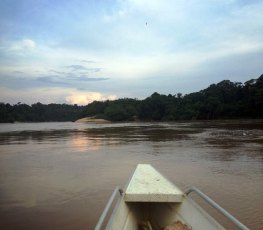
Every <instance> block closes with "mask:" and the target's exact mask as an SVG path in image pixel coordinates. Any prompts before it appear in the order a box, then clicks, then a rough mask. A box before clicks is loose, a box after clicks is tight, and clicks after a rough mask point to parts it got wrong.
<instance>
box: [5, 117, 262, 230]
mask: <svg viewBox="0 0 263 230" xmlns="http://www.w3.org/2000/svg"><path fill="white" fill-rule="evenodd" d="M0 150H1V152H0V228H1V229H36V228H37V229H92V228H93V227H94V225H95V223H96V221H97V220H98V218H99V215H100V213H101V211H102V210H103V208H104V206H105V204H106V202H107V199H108V198H109V196H110V194H111V192H112V190H113V189H114V187H115V186H116V185H122V186H123V185H124V184H125V183H126V180H127V179H128V178H129V176H130V174H131V173H132V171H133V170H134V168H135V166H136V164H137V163H150V164H152V165H153V166H155V167H156V168H157V169H158V170H160V171H161V172H162V173H163V174H164V175H166V176H167V177H168V178H170V179H171V180H172V181H174V182H175V183H176V184H177V185H178V186H179V187H181V188H182V189H185V188H186V187H188V186H190V185H195V186H197V187H199V188H201V189H202V190H204V191H205V192H206V193H207V194H208V195H210V196H211V197H213V198H214V199H215V200H217V201H218V203H219V204H220V205H222V206H223V207H225V208H226V209H227V210H228V211H230V213H232V214H233V215H234V216H236V217H237V218H238V219H240V220H241V221H242V222H244V223H245V224H246V225H248V227H250V228H251V229H262V226H263V220H262V213H263V200H262V193H263V122H262V121H261V120H253V121H249V120H247V121H246V120H242V121H217V122H180V123H116V124H97V125H96V124H80V123H71V122H70V123H66V122H65V123H28V124H26V123H24V124H23V123H19V124H1V125H0ZM225 224H226V226H230V225H228V223H225Z"/></svg>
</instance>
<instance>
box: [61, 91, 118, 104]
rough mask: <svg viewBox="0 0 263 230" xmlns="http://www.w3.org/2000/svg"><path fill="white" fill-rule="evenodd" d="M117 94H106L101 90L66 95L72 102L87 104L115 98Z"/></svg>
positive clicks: (68, 100) (67, 99)
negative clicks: (100, 91)
mask: <svg viewBox="0 0 263 230" xmlns="http://www.w3.org/2000/svg"><path fill="white" fill-rule="evenodd" d="M115 99H117V96H116V95H105V94H102V93H99V92H77V91H76V92H72V93H71V95H69V96H67V97H66V101H67V102H68V103H70V104H78V105H87V104H89V103H91V102H93V101H105V100H115Z"/></svg>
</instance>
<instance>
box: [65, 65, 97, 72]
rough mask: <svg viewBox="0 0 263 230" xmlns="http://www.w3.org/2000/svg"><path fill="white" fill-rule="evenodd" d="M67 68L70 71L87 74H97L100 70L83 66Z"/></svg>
mask: <svg viewBox="0 0 263 230" xmlns="http://www.w3.org/2000/svg"><path fill="white" fill-rule="evenodd" d="M66 67H67V68H69V69H71V70H72V71H81V70H82V71H88V72H99V71H100V70H101V68H88V67H85V66H83V65H68V66H66Z"/></svg>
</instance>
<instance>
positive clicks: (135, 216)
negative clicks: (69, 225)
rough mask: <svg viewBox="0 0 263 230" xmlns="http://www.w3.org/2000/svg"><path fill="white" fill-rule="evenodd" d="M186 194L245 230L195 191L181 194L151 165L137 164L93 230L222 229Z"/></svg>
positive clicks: (209, 200) (192, 189) (113, 196)
mask: <svg viewBox="0 0 263 230" xmlns="http://www.w3.org/2000/svg"><path fill="white" fill-rule="evenodd" d="M190 192H196V193H197V194H198V195H199V196H201V197H202V198H203V199H204V200H205V201H207V202H208V203H209V204H210V205H211V206H213V207H214V208H216V209H217V210H218V211H219V212H221V213H222V214H223V215H225V216H226V217H227V218H229V219H230V220H231V221H233V223H234V224H236V226H237V227H238V228H239V229H244V230H247V229H248V228H247V227H246V226H245V225H243V224H242V223H240V222H239V221H238V220H237V219H236V218H234V217H233V216H232V215H230V214H229V213H228V212H227V211H225V210H224V209H223V208H222V207H220V206H219V205H218V204H216V203H215V202H214V201H213V200H212V199H211V198H209V197H208V196H206V195H205V194H204V193H202V192H201V191H200V190H198V189H197V188H190V189H189V190H187V191H186V192H182V191H181V190H180V189H179V188H177V187H176V186H175V185H174V184H173V183H171V182H170V181H169V180H167V179H166V178H164V177H163V176H162V175H161V174H160V173H159V172H158V171H156V170H155V169H154V168H153V167H152V166H151V165H149V164H138V165H137V168H136V170H135V172H134V174H133V175H132V177H131V179H130V181H129V182H128V184H127V185H126V188H125V189H124V191H122V190H121V189H119V188H118V187H117V188H116V189H115V191H114V192H113V194H112V196H111V198H110V200H109V202H108V204H107V206H106V208H105V209H104V211H103V213H102V215H101V217H100V219H99V221H98V223H97V226H96V228H95V230H99V229H109V230H124V229H125V230H133V229H134V230H137V229H144V230H152V229H157V230H158V229H165V230H177V229H178V230H189V229H192V230H205V229H209V230H213V229H217V230H218V229H225V228H224V227H223V226H222V225H221V224H219V223H218V222H217V221H216V220H215V219H214V218H212V217H211V216H210V215H209V214H208V213H207V212H206V211H204V209H202V208H201V207H200V206H199V205H198V204H197V203H195V202H194V201H193V200H192V199H191V198H190V197H189V196H188V195H189V193H190ZM118 195H119V198H118V200H117V202H116V205H115V207H114V209H113V211H112V212H111V215H110V213H109V210H111V209H112V208H111V206H112V204H113V201H114V200H116V196H118Z"/></svg>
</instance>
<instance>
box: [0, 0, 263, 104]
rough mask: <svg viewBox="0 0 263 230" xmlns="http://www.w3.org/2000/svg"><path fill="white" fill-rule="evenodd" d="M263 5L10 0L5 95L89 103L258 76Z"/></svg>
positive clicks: (0, 63)
mask: <svg viewBox="0 0 263 230" xmlns="http://www.w3.org/2000/svg"><path fill="white" fill-rule="evenodd" d="M262 12H263V1H262V0H249V1H246V0H220V1H219V0H214V1H211V0H188V1H185V0H154V1H151V0H115V1H113V0H110V1H100V0H77V1H66V0H65V1H53V0H39V1H35V0H20V1H15V0H2V1H0V87H1V91H0V101H2V102H9V103H17V102H25V103H29V104H31V103H35V102H38V101H40V102H42V103H51V102H55V103H63V102H66V103H73V104H74V103H79V104H86V103H89V102H90V101H92V100H106V99H115V98H119V97H133V98H144V97H146V96H149V95H150V94H152V93H153V92H159V93H164V94H169V93H171V94H176V93H177V92H182V93H190V92H194V91H199V90H201V89H203V88H206V87H208V86H209V85H210V84H212V83H217V82H219V81H221V80H224V79H229V80H232V81H241V82H244V81H247V80H249V79H251V78H257V77H259V76H260V75H261V74H262V73H263V14H262ZM47 92H48V93H47ZM32 94H34V97H32V96H31V95H32Z"/></svg>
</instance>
